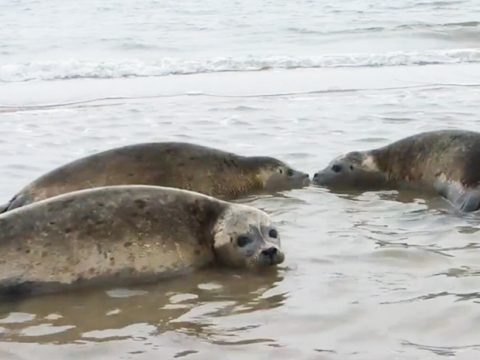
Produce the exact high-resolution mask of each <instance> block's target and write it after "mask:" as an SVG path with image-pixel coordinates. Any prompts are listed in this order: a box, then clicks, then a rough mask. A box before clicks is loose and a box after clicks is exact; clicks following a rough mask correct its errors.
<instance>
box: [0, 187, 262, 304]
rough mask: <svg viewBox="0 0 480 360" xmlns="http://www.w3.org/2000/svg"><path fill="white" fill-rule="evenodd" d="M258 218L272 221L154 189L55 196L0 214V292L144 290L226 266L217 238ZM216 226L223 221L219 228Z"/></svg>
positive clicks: (248, 210)
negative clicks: (129, 286)
mask: <svg viewBox="0 0 480 360" xmlns="http://www.w3.org/2000/svg"><path fill="white" fill-rule="evenodd" d="M239 216H240V217H239ZM259 218H261V219H263V220H262V221H264V222H268V221H270V220H269V218H268V216H267V215H266V214H265V213H263V212H261V211H259V210H257V209H254V208H252V207H248V206H244V205H239V204H229V203H226V202H224V201H220V200H217V199H214V198H211V197H208V196H205V195H201V194H198V193H194V192H190V191H185V190H178V189H171V188H162V187H156V186H141V185H132V186H112V187H104V188H95V189H88V190H82V191H77V192H73V193H69V194H65V195H60V196H57V197H53V198H50V199H47V200H43V201H40V202H37V203H34V204H31V205H27V206H25V207H22V208H19V209H16V210H12V211H9V212H7V213H5V214H2V215H0V293H5V294H14V295H15V294H23V293H28V292H29V291H34V292H39V291H45V290H46V291H51V290H57V289H60V288H62V289H65V288H77V287H84V286H94V285H96V284H105V283H109V284H117V283H122V284H123V283H139V282H142V283H143V282H149V281H153V280H158V279H159V278H162V277H169V276H172V275H176V274H179V273H185V272H189V271H192V270H195V269H198V268H201V267H204V266H207V265H209V264H213V263H215V262H219V260H221V263H222V264H224V265H227V266H228V265H230V264H229V259H228V255H229V254H230V253H227V254H219V253H217V247H218V244H216V240H217V238H218V236H223V237H230V235H232V234H235V233H237V232H238V231H243V228H242V227H245V226H246V225H249V224H252V225H255V226H256V225H257V224H259V222H258V219H259ZM231 219H237V220H238V221H237V222H236V223H235V222H233V223H232V222H231ZM219 221H222V223H223V222H225V221H226V222H225V226H223V227H222V228H221V229H219V228H218V224H217V223H218V222H219ZM214 229H215V230H214ZM259 245H261V246H259V247H258V251H261V250H262V249H263V248H262V246H264V245H263V244H260V242H259ZM226 256H227V257H226ZM232 265H233V266H236V264H232Z"/></svg>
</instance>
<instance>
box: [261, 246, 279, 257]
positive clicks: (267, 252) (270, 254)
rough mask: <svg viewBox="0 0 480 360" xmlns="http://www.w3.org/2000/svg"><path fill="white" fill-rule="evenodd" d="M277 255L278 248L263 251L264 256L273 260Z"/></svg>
mask: <svg viewBox="0 0 480 360" xmlns="http://www.w3.org/2000/svg"><path fill="white" fill-rule="evenodd" d="M276 253H277V248H276V247H270V248H268V249H265V250H263V251H262V255H263V256H268V257H270V258H273V257H274V256H275V254H276Z"/></svg>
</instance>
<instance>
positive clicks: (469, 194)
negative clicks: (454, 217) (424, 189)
mask: <svg viewBox="0 0 480 360" xmlns="http://www.w3.org/2000/svg"><path fill="white" fill-rule="evenodd" d="M434 186H435V189H436V190H437V191H438V193H439V194H440V195H441V196H443V197H444V198H446V199H447V200H449V201H450V202H451V203H452V204H453V206H455V207H456V208H457V209H458V210H460V211H463V212H472V211H477V210H479V209H480V189H465V187H464V186H463V185H461V184H460V183H459V182H452V181H441V180H439V179H437V181H436V182H435V185H434Z"/></svg>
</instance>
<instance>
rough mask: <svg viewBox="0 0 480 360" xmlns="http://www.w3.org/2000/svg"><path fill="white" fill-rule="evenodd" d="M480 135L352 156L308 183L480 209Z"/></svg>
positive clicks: (436, 136) (443, 133)
mask: <svg viewBox="0 0 480 360" xmlns="http://www.w3.org/2000/svg"><path fill="white" fill-rule="evenodd" d="M479 164H480V133H477V132H473V131H464V130H440V131H430V132H424V133H420V134H416V135H413V136H409V137H406V138H404V139H401V140H399V141H396V142H393V143H391V144H389V145H387V146H384V147H381V148H377V149H373V150H368V151H353V152H350V153H348V154H346V155H343V156H340V157H339V158H337V159H334V160H333V161H332V162H331V163H330V164H329V165H328V166H327V167H326V168H325V169H323V170H321V171H319V172H317V173H316V174H315V175H314V177H313V181H312V182H313V184H316V185H320V186H325V187H329V188H332V189H361V190H379V189H387V188H399V187H415V188H419V189H424V190H427V191H432V192H436V193H438V194H440V195H441V196H443V197H445V198H446V199H448V200H449V201H450V202H451V203H452V204H453V205H454V206H455V207H456V208H458V209H460V210H462V211H475V210H478V209H479V208H480V186H479V185H480V165H479Z"/></svg>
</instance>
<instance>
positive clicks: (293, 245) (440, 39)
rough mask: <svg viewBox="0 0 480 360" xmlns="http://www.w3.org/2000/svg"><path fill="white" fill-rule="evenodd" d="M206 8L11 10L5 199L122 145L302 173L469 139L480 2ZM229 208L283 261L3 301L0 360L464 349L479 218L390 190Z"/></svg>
mask: <svg viewBox="0 0 480 360" xmlns="http://www.w3.org/2000/svg"><path fill="white" fill-rule="evenodd" d="M199 4H200V3H198V2H193V1H185V2H182V4H181V5H182V6H179V4H178V2H169V1H146V2H142V4H141V5H137V4H134V3H133V2H132V3H128V4H127V3H125V2H120V1H114V0H111V1H110V0H109V1H103V2H101V4H100V3H98V2H93V1H89V2H73V1H51V2H40V1H11V2H9V3H8V4H7V5H3V6H4V8H3V9H2V11H1V12H0V40H1V41H0V53H1V55H0V105H1V107H0V134H1V136H0V149H1V151H0V172H1V173H2V174H3V176H2V177H1V178H0V200H1V201H7V200H8V199H9V198H10V197H11V196H12V195H13V194H14V193H15V192H16V191H18V190H19V189H20V188H21V187H22V186H23V185H25V184H26V183H28V182H29V181H31V180H32V179H34V178H35V177H37V176H39V175H41V174H42V173H44V172H46V171H48V170H50V169H52V168H53V167H55V166H58V165H61V164H63V163H65V162H67V161H70V160H73V159H75V158H78V157H81V156H84V155H87V154H91V153H93V152H96V151H100V150H104V149H108V148H111V147H114V146H120V145H124V144H131V143H135V142H148V141H171V140H178V141H189V142H195V143H200V144H204V145H207V146H215V147H218V148H222V149H226V150H230V151H233V152H237V153H240V154H245V155H256V154H264V155H272V156H276V157H278V158H281V159H282V160H285V161H287V162H289V163H290V164H292V165H293V166H294V167H296V168H298V169H301V170H305V171H308V172H309V173H310V174H312V173H313V172H314V171H316V170H318V169H320V168H322V167H324V166H325V164H326V163H327V162H328V161H330V160H331V159H332V158H333V157H334V156H337V155H339V154H341V153H344V152H346V151H350V150H354V149H359V150H363V149H369V148H373V147H377V146H382V145H384V144H387V143H389V142H391V141H393V140H396V139H399V138H401V137H404V136H407V135H410V134H413V133H416V132H420V131H425V130H433V129H443V128H464V129H470V130H477V131H480V120H479V119H480V117H479V114H480V110H479V106H478V99H479V98H480V55H479V54H480V47H479V39H480V25H479V23H478V19H479V15H480V8H479V4H478V2H477V1H461V0H458V1H417V0H405V1H399V2H395V3H393V2H391V3H389V2H384V1H373V0H371V1H344V2H333V1H323V2H322V5H319V4H317V3H315V2H310V1H294V2H289V3H279V2H272V1H265V2H262V3H261V4H258V2H251V1H245V2H233V3H231V4H229V5H228V6H227V5H224V4H220V3H219V2H216V1H213V0H212V1H206V2H202V5H201V6H200V5H199ZM73 14H74V15H73ZM248 70H256V71H248ZM183 73H190V75H179V74H183ZM166 74H170V75H169V76H164V75H166ZM241 202H245V203H248V204H251V205H254V206H256V207H259V208H261V209H264V210H265V211H267V212H269V213H270V214H271V215H272V217H273V218H274V219H275V221H276V222H277V223H278V225H279V228H280V230H281V237H282V242H283V247H284V250H285V252H286V255H287V258H286V261H285V263H284V264H282V266H280V267H279V268H278V270H276V271H271V272H267V273H262V274H249V273H243V272H235V271H226V270H222V271H218V269H216V270H205V271H202V272H199V273H196V274H192V275H191V276H186V277H182V278H178V279H174V280H171V281H165V282H161V283H158V284H151V285H148V286H138V287H129V288H120V289H119V288H101V289H91V290H88V291H81V292H71V293H66V294H56V295H48V296H41V297H35V298H30V299H25V300H23V301H19V302H14V303H2V304H0V340H1V342H0V358H2V359H31V358H32V354H35V358H36V359H49V360H50V359H65V358H72V359H75V358H78V359H84V358H86V357H91V358H101V359H150V358H153V357H154V356H155V357H161V358H173V357H176V358H186V359H207V358H212V357H218V356H223V357H227V358H229V359H243V358H272V357H276V358H281V359H292V358H295V359H385V358H392V359H419V358H421V359H436V358H445V357H453V356H455V358H458V359H475V358H478V355H479V350H480V335H479V334H478V321H479V320H480V307H479V306H480V305H479V302H480V288H479V287H480V280H479V279H480V278H479V274H480V266H479V265H478V263H479V262H478V259H479V258H480V249H479V248H480V244H479V242H478V236H479V235H478V231H479V230H480V218H479V217H478V215H475V214H473V215H460V214H457V213H456V212H455V211H454V210H453V209H452V208H451V207H450V206H449V204H448V203H447V202H445V201H443V200H442V199H439V198H436V197H427V196H422V194H419V193H411V192H402V193H398V192H395V191H383V192H368V193H363V194H360V193H350V194H334V193H330V192H329V191H327V190H325V189H320V188H315V187H309V188H307V189H303V190H294V191H289V192H284V193H281V194H277V195H275V196H261V197H252V198H249V199H244V200H241Z"/></svg>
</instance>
